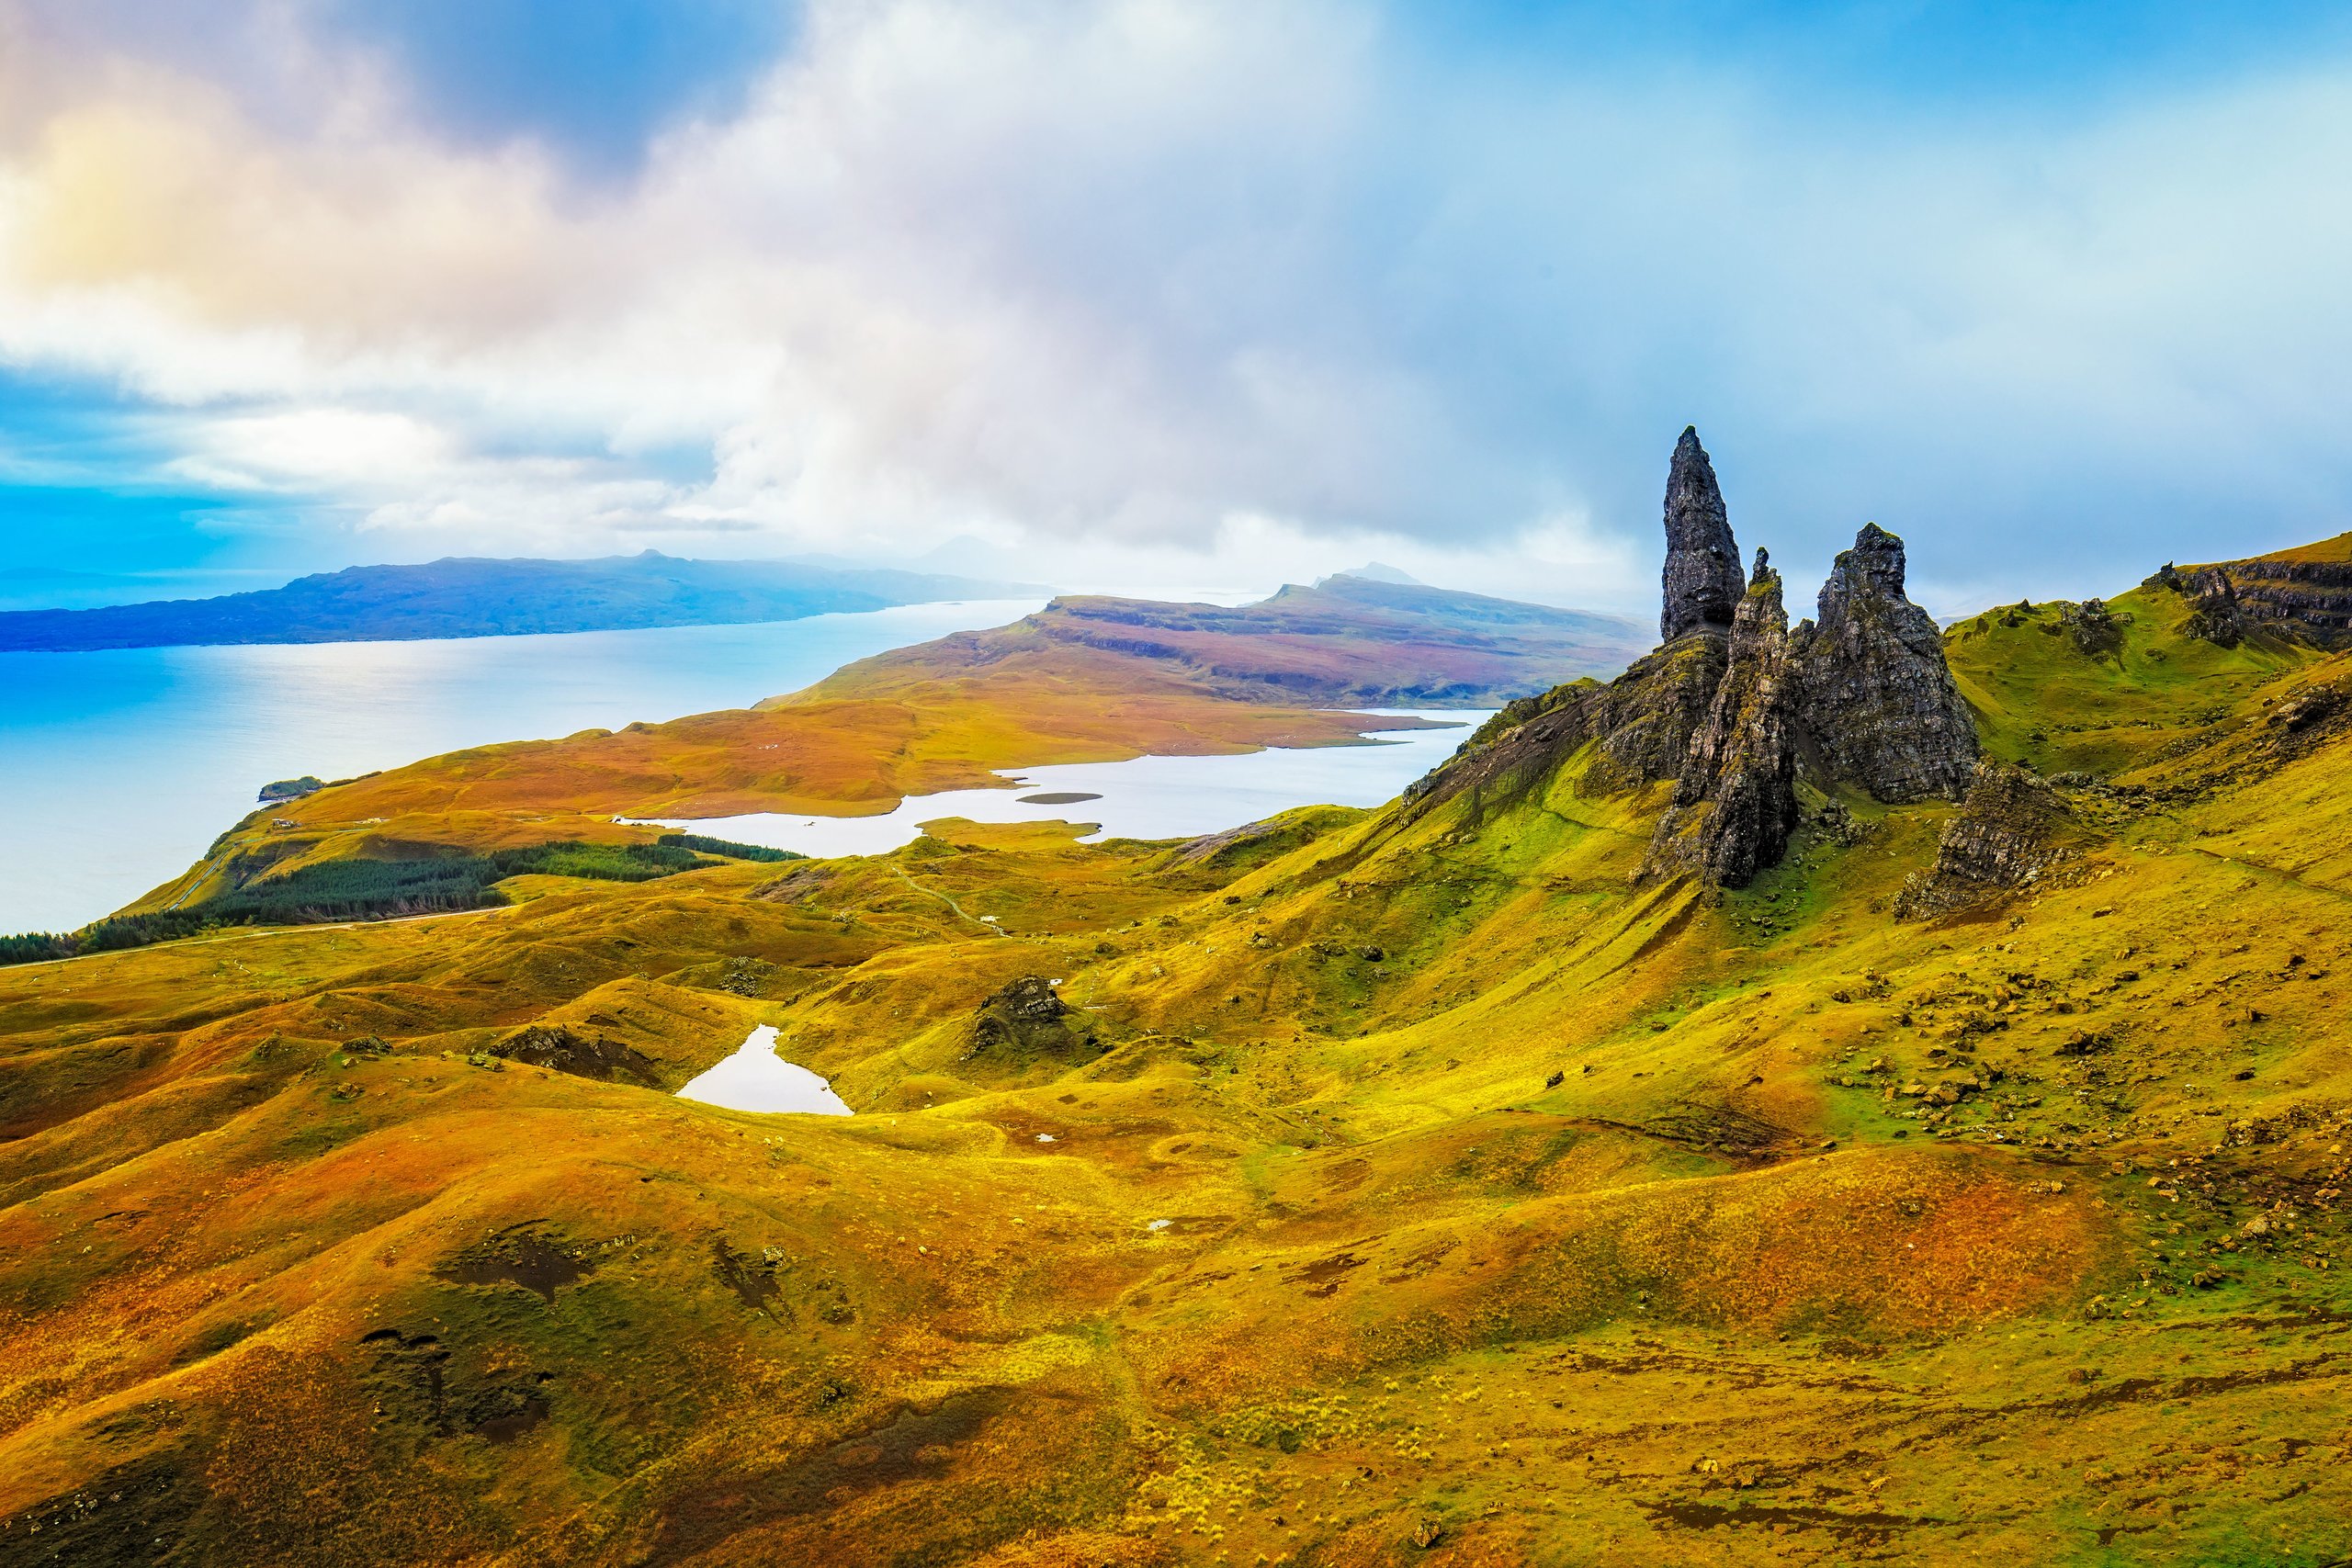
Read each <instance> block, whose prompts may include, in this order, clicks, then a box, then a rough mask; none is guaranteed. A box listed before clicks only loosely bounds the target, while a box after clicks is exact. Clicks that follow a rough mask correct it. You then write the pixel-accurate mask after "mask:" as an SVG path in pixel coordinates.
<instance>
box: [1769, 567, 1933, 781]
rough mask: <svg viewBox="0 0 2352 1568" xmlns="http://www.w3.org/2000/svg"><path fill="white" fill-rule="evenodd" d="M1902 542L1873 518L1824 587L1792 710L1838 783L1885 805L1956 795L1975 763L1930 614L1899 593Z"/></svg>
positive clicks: (1799, 659)
mask: <svg viewBox="0 0 2352 1568" xmlns="http://www.w3.org/2000/svg"><path fill="white" fill-rule="evenodd" d="M1904 574H1905V559H1904V550H1903V541H1902V540H1901V539H1900V538H1897V537H1896V536H1894V535H1893V534H1890V533H1888V532H1887V531H1886V530H1885V529H1883V528H1882V527H1880V526H1879V525H1877V524H1875V523H1870V524H1865V525H1863V527H1862V531H1861V532H1860V534H1858V535H1856V536H1854V547H1853V548H1852V549H1850V550H1847V551H1845V552H1843V553H1842V554H1840V555H1839V556H1838V560H1837V563H1836V565H1835V566H1834V567H1832V568H1831V570H1830V573H1829V581H1827V582H1826V583H1824V584H1823V585H1822V589H1821V597H1820V600H1819V602H1818V604H1817V606H1816V609H1817V613H1818V615H1819V617H1820V619H1819V621H1818V622H1817V623H1816V624H1815V625H1814V626H1812V627H1811V629H1810V630H1807V629H1806V628H1804V627H1800V628H1799V630H1798V637H1797V638H1796V655H1795V665H1796V671H1797V684H1798V687H1799V690H1800V693H1801V695H1800V696H1799V699H1798V705H1799V716H1800V718H1801V721H1802V722H1803V724H1804V728H1805V731H1806V733H1807V734H1808V735H1809V736H1811V737H1812V739H1813V741H1814V743H1815V746H1817V747H1818V748H1819V751H1820V755H1821V756H1822V758H1823V759H1824V760H1825V761H1826V763H1827V765H1828V768H1829V770H1830V772H1831V773H1832V774H1833V776H1835V777H1836V778H1838V779H1842V780H1846V781H1849V782H1851V783H1853V784H1860V786H1861V787H1862V788H1864V789H1867V790H1869V791H1870V792H1871V795H1875V796H1876V797H1877V798H1879V799H1880V800H1883V801H1887V802H1890V803H1894V802H1903V801H1917V800H1928V799H1933V798H1936V797H1939V796H1940V797H1942V798H1945V799H1951V800H1957V799H1959V798H1960V797H1961V796H1962V795H1964V794H1965V793H1967V790H1968V784H1969V779H1970V777H1971V775H1972V774H1973V772H1974V770H1975V767H1976V723H1975V720H1974V719H1973V718H1972V717H1971V716H1970V715H1969V711H1968V705H1967V704H1966V703H1965V702H1963V701H1962V699H1961V695H1960V688H1959V687H1958V686H1956V685H1955V684H1953V682H1952V678H1951V669H1950V667H1949V666H1948V665H1946V663H1945V662H1944V644H1943V634H1942V633H1941V632H1940V631H1939V630H1938V629H1937V627H1936V623H1935V618H1934V617H1933V616H1931V615H1928V612H1927V611H1925V610H1923V609H1921V608H1920V607H1919V606H1918V605H1917V604H1913V603H1911V601H1910V600H1909V599H1908V598H1907V597H1905V593H1904V588H1903V581H1904Z"/></svg>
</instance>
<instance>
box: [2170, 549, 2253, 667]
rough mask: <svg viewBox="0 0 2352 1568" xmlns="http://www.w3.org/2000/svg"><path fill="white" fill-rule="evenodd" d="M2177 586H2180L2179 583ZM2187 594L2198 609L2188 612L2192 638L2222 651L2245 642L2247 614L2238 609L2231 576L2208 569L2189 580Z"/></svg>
mask: <svg viewBox="0 0 2352 1568" xmlns="http://www.w3.org/2000/svg"><path fill="white" fill-rule="evenodd" d="M2175 586H2176V587H2177V586H2179V583H2178V582H2177V581H2176V582H2175ZM2186 592H2188V593H2189V594H2190V596H2191V597H2192V598H2193V599H2194V600H2195V602H2196V608H2195V609H2193V610H2191V611H2189V613H2188V634H2189V635H2190V636H2191V637H2203V638H2204V639H2205V640H2206V641H2207V642H2210V643H2213V644H2215V645H2216V646H2218V647H2222V648H2235V647H2236V646H2237V645H2238V644H2239V643H2241V642H2243V641H2244V640H2245V632H2246V625H2245V611H2244V610H2242V609H2240V608H2239V607H2238V591H2237V589H2236V587H2235V586H2234V585H2233V584H2232V582H2231V581H2230V577H2229V573H2227V572H2225V571H2222V570H2220V569H2219V568H2218V567H2208V568H2207V569H2206V570H2203V571H2200V572H2197V573H2195V574H2194V575H2192V576H2191V577H2190V578H2189V580H2188V586H2187V589H2186Z"/></svg>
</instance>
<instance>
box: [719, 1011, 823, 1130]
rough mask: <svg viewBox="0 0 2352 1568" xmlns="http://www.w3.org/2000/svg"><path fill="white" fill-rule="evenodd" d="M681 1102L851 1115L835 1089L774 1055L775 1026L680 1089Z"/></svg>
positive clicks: (767, 1027)
mask: <svg viewBox="0 0 2352 1568" xmlns="http://www.w3.org/2000/svg"><path fill="white" fill-rule="evenodd" d="M678 1098H679V1099H680V1100H700V1101H701V1102H702V1103H703V1104H705V1105H723V1106H725V1107H726V1108H727V1109H728V1110H729V1111H787V1112H794V1113H797V1114H801V1115H809V1116H848V1115H851V1114H853V1112H852V1111H850V1108H849V1106H848V1104H847V1102H845V1101H844V1100H842V1097H841V1096H840V1095H838V1094H835V1093H834V1092H833V1086H832V1085H831V1084H830V1083H828V1082H826V1081H825V1080H824V1079H823V1078H820V1077H818V1076H817V1075H816V1074H815V1073H812V1072H810V1071H809V1069H808V1068H806V1067H803V1066H795V1065H794V1064H792V1063H790V1062H787V1061H786V1060H785V1059H784V1058H783V1057H781V1056H779V1055H776V1054H775V1025H774V1024H771V1023H763V1024H762V1025H760V1026H759V1027H758V1028H757V1029H754V1030H753V1031H752V1032H751V1035H750V1037H749V1038H748V1039H746V1040H745V1041H744V1042H743V1043H742V1044H741V1045H739V1046H737V1047H736V1048H735V1054H734V1055H731V1056H729V1057H728V1058H727V1059H726V1060H725V1061H723V1062H721V1063H719V1064H718V1066H715V1067H712V1068H711V1069H709V1070H708V1071H707V1072H705V1073H703V1074H702V1075H701V1076H700V1077H696V1078H695V1079H694V1080H693V1081H691V1082H690V1083H688V1084H687V1085H686V1087H685V1088H684V1089H680V1090H679V1091H678Z"/></svg>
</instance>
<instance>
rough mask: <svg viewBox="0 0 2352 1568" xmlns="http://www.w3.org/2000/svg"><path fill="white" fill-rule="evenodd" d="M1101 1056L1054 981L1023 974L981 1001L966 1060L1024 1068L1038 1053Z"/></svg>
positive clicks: (1078, 1058)
mask: <svg viewBox="0 0 2352 1568" xmlns="http://www.w3.org/2000/svg"><path fill="white" fill-rule="evenodd" d="M1101 1054H1102V1046H1101V1044H1100V1043H1098V1042H1097V1041H1096V1039H1095V1037H1094V1032H1093V1031H1092V1030H1091V1029H1090V1028H1088V1027H1087V1026H1086V1024H1085V1022H1084V1021H1083V1020H1082V1019H1080V1016H1079V1014H1078V1013H1077V1012H1075V1011H1074V1010H1072V1009H1071V1008H1070V1006H1069V1003H1067V1002H1065V1001H1063V1000H1062V999H1061V998H1060V997H1059V996H1057V994H1055V990H1054V983H1053V982H1052V981H1050V980H1047V979H1046V978H1044V977H1043V976H1036V975H1024V976H1022V977H1021V978H1020V979H1018V980H1015V981H1013V982H1012V984H1011V985H1009V986H1007V987H1004V989H1002V990H1001V991H999V992H997V993H996V995H994V996H992V997H990V998H989V999H988V1000H987V1001H985V1002H983V1003H981V1004H980V1010H979V1012H978V1015H977V1016H976V1017H975V1018H974V1019H973V1020H972V1038H971V1043H970V1044H969V1045H968V1046H967V1048H966V1050H965V1052H964V1059H965V1060H967V1061H971V1060H973V1059H975V1058H985V1059H987V1060H990V1061H995V1062H1000V1063H1004V1064H1007V1065H1012V1066H1027V1065H1028V1064H1029V1063H1031V1062H1034V1061H1035V1060H1036V1059H1038V1058H1039V1057H1053V1058H1055V1059H1057V1060H1059V1061H1065V1062H1068V1061H1084V1060H1087V1059H1090V1058H1091V1057H1093V1056H1096V1055H1101Z"/></svg>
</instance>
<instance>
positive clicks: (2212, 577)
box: [2155, 536, 2352, 648]
mask: <svg viewBox="0 0 2352 1568" xmlns="http://www.w3.org/2000/svg"><path fill="white" fill-rule="evenodd" d="M2155 580H2156V581H2163V582H2164V583H2165V585H2166V586H2169V587H2171V588H2174V589H2176V590H2177V591H2179V592H2183V593H2186V594H2188V595H2189V596H2190V597H2191V598H2193V599H2194V600H2195V601H2196V611H2195V616H2194V619H2193V620H2192V622H2191V624H2190V628H2189V629H2190V630H2192V631H2193V632H2195V633H2196V635H2198V636H2199V637H2204V638H2206V639H2207V640H2208V641H2210V642H2217V643H2221V644H2222V646H2224V647H2228V646H2231V645H2232V644H2234V643H2235V642H2237V641H2238V640H2239V639H2240V638H2242V637H2245V634H2246V633H2247V632H2248V631H2250V630H2252V629H2254V628H2255V627H2257V626H2267V627H2269V628H2272V629H2274V630H2277V631H2280V632H2284V633H2286V634H2287V635H2288V636H2290V637H2298V638H2301V640H2303V641H2305V642H2310V643H2314V644H2316V645H2318V646H2319V647H2322V648H2342V647H2345V646H2346V645H2347V644H2352V536H2344V537H2341V538H2336V539H2331V540H2328V541H2326V542H2324V543H2323V544H2319V545H2312V546H2310V547H2305V548H2303V549H2299V550H2287V551H2283V552H2281V553H2280V554H2278V555H2275V556H2259V557H2256V558H2254V559H2252V560H2233V561H2222V562H2220V563H2218V564H2216V565H2212V566H2191V567H2180V568H2177V569H2176V568H2172V567H2167V568H2165V570H2163V571H2161V572H2159V573H2157V574H2156V579H2155Z"/></svg>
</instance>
